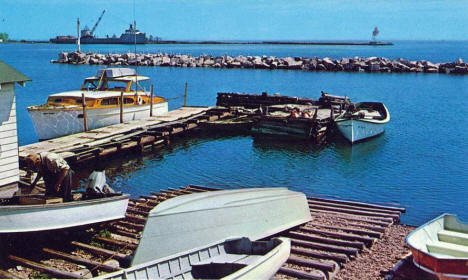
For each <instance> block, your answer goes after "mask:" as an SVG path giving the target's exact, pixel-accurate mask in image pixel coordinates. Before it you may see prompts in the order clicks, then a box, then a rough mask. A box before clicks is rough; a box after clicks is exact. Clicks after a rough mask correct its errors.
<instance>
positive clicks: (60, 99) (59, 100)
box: [52, 98, 63, 103]
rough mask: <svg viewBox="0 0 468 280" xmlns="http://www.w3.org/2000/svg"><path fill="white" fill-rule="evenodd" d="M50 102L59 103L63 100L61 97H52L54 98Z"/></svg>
mask: <svg viewBox="0 0 468 280" xmlns="http://www.w3.org/2000/svg"><path fill="white" fill-rule="evenodd" d="M52 102H54V103H61V102H63V98H54V99H53V100H52Z"/></svg>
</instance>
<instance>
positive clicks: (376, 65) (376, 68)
mask: <svg viewBox="0 0 468 280" xmlns="http://www.w3.org/2000/svg"><path fill="white" fill-rule="evenodd" d="M369 71H370V72H380V64H379V63H375V62H373V63H370V65H369Z"/></svg>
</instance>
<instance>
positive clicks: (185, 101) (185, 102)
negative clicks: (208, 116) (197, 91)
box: [184, 82, 188, 107]
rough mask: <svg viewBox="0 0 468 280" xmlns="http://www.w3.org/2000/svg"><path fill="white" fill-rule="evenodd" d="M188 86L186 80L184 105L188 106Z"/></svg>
mask: <svg viewBox="0 0 468 280" xmlns="http://www.w3.org/2000/svg"><path fill="white" fill-rule="evenodd" d="M187 87H188V83H187V82H185V94H184V107H185V106H187Z"/></svg>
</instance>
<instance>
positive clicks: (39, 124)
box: [28, 102, 168, 140]
mask: <svg viewBox="0 0 468 280" xmlns="http://www.w3.org/2000/svg"><path fill="white" fill-rule="evenodd" d="M150 106H151V105H139V106H129V107H127V106H126V107H124V113H123V121H124V122H129V121H134V120H140V119H145V118H149V117H150ZM28 111H29V114H30V115H31V118H32V120H33V123H34V128H35V130H36V134H37V138H38V139H39V140H46V139H52V138H57V137H60V136H64V135H69V134H75V133H79V132H83V131H84V130H83V129H84V124H83V110H82V109H81V107H78V106H77V108H76V109H71V110H57V109H41V110H33V109H28ZM167 111H168V103H167V102H162V103H156V104H153V114H154V115H162V114H164V113H167ZM86 115H87V125H88V129H89V130H92V129H96V128H100V127H104V126H109V125H113V124H118V123H120V107H113V108H100V109H88V110H87V112H86Z"/></svg>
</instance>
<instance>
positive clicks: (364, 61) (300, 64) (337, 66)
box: [51, 51, 468, 75]
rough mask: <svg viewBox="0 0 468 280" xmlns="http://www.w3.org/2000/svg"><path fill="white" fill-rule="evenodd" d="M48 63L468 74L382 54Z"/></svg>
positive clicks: (77, 56)
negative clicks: (367, 55)
mask: <svg viewBox="0 0 468 280" xmlns="http://www.w3.org/2000/svg"><path fill="white" fill-rule="evenodd" d="M51 63H61V64H73V65H81V64H88V65H108V66H128V65H138V66H160V67H192V68H194V67H205V68H244V69H270V70H274V69H283V70H304V71H324V72H372V73H376V72H379V73H442V74H461V75H466V74H468V63H465V62H464V61H463V60H462V59H461V58H459V59H457V60H456V61H454V62H440V63H433V62H430V61H426V60H418V61H408V60H405V59H403V58H399V59H396V60H390V59H388V58H384V57H357V56H356V57H354V58H341V59H331V58H328V57H325V58H318V57H275V56H265V55H264V56H242V55H241V56H236V57H231V56H227V55H225V56H211V55H200V56H198V57H195V56H191V55H184V54H167V53H154V54H150V53H147V54H135V53H123V54H100V53H82V52H76V51H75V52H70V53H69V52H61V53H59V55H58V60H51Z"/></svg>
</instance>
